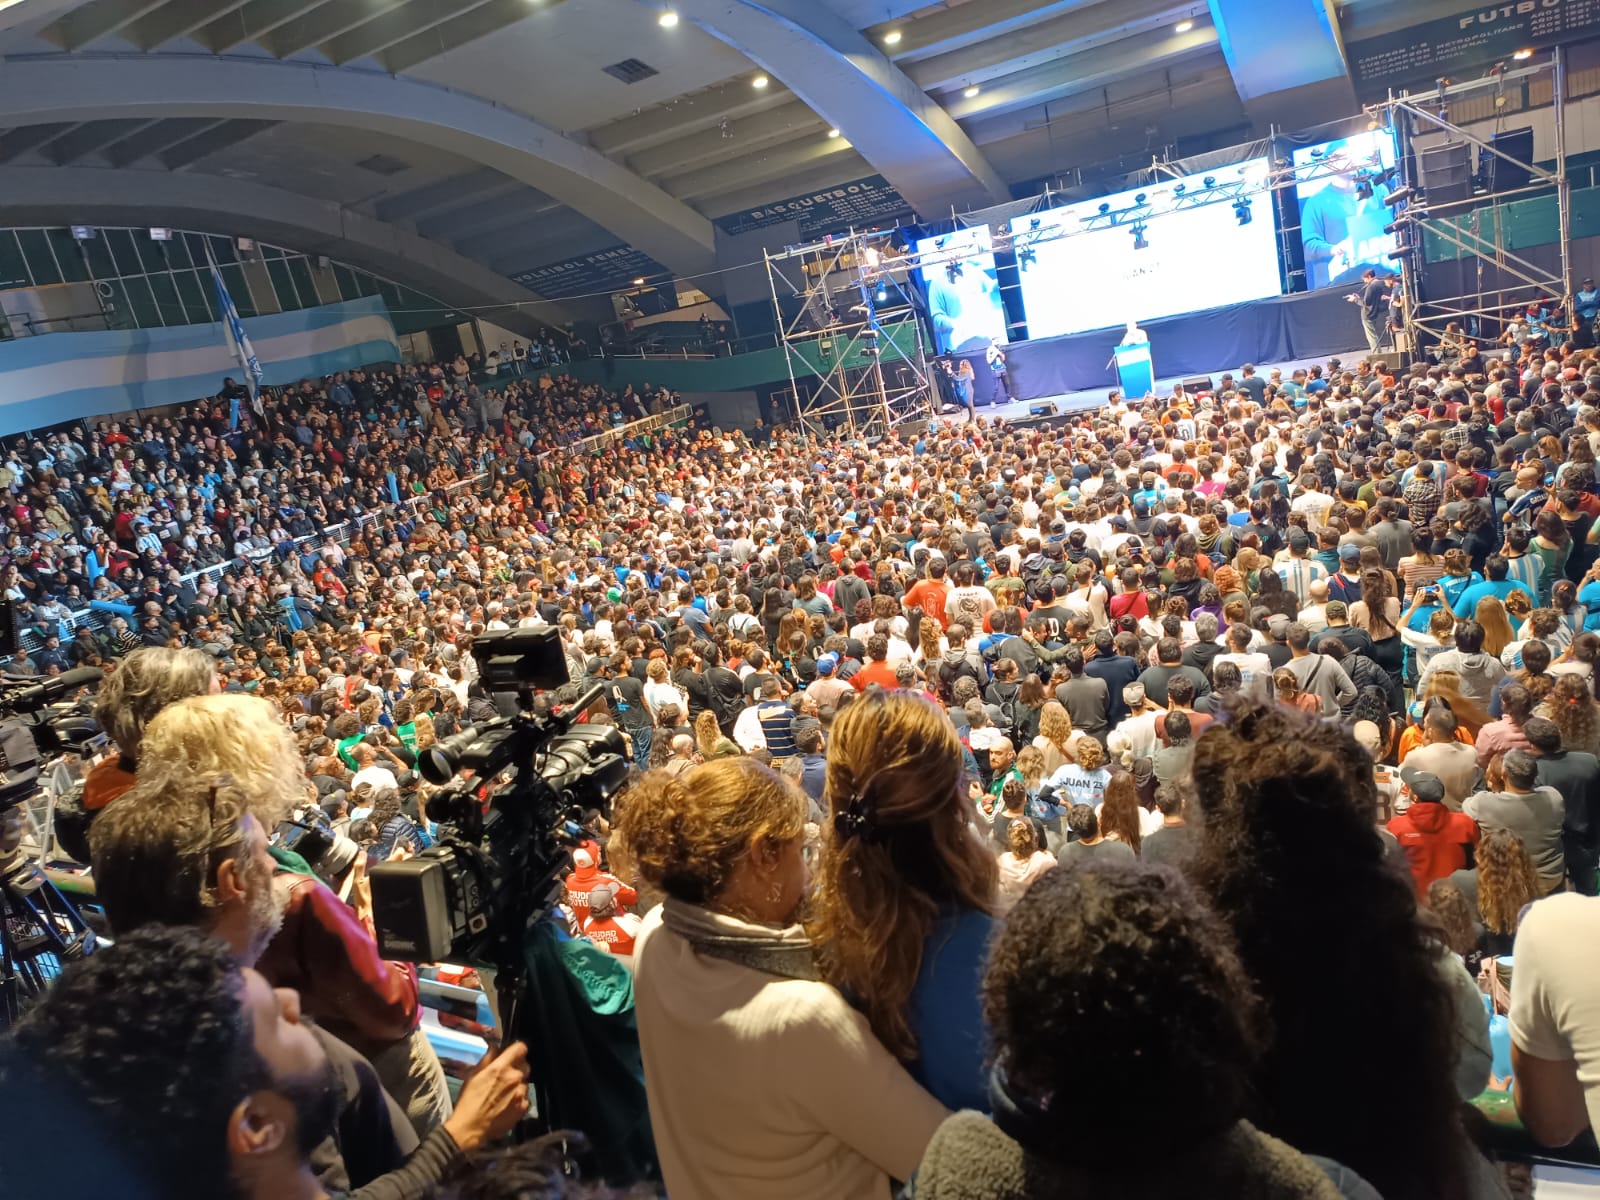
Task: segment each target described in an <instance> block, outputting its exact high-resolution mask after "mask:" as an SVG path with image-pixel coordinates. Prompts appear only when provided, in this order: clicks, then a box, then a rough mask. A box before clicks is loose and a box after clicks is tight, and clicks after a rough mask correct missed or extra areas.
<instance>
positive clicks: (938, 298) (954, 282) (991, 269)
mask: <svg viewBox="0 0 1600 1200" xmlns="http://www.w3.org/2000/svg"><path fill="white" fill-rule="evenodd" d="M917 261H918V263H919V264H920V267H919V269H920V271H921V272H922V283H923V286H924V287H926V288H927V289H928V315H929V316H930V317H931V318H932V320H933V330H934V335H935V338H936V339H937V342H938V350H939V353H940V354H952V353H954V354H961V353H965V352H968V351H972V350H981V349H983V348H984V347H985V346H987V345H988V344H989V343H990V342H992V341H994V340H995V339H996V338H998V339H999V340H1000V341H1002V342H1006V341H1009V340H1010V339H1009V338H1008V337H1007V336H1006V310H1005V306H1004V305H1003V304H1002V303H1001V301H1000V284H999V281H998V279H997V278H996V275H995V266H994V242H993V239H992V238H991V236H990V234H989V227H988V226H987V225H975V226H973V227H971V228H969V229H957V230H956V231H955V232H953V233H947V234H943V235H942V236H940V237H931V238H922V239H921V240H919V241H918V242H917Z"/></svg>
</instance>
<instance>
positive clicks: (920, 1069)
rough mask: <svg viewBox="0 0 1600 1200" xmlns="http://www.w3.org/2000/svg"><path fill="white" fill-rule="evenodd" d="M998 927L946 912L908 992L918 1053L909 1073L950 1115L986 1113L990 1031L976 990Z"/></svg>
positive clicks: (989, 920)
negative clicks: (966, 1110) (963, 1111)
mask: <svg viewBox="0 0 1600 1200" xmlns="http://www.w3.org/2000/svg"><path fill="white" fill-rule="evenodd" d="M998 928H999V922H998V921H996V920H995V919H994V918H993V917H991V916H990V915H989V914H988V913H981V912H947V913H945V914H944V915H943V916H941V917H940V918H939V922H938V924H936V925H935V926H934V927H933V931H932V932H931V933H929V935H928V940H927V942H926V943H924V945H923V947H922V970H921V971H919V972H918V973H917V983H916V986H915V987H914V988H912V989H911V1014H910V1015H911V1030H912V1032H913V1033H915V1034H916V1035H917V1047H918V1049H919V1050H920V1052H921V1057H919V1058H918V1060H917V1061H916V1062H915V1063H912V1064H911V1074H912V1076H913V1077H914V1078H915V1079H916V1080H917V1082H919V1083H920V1084H922V1086H923V1087H925V1088H927V1089H928V1091H929V1092H931V1093H932V1094H933V1097H934V1099H936V1100H938V1101H939V1103H940V1104H943V1105H944V1106H945V1107H946V1108H948V1109H950V1110H952V1111H955V1110H958V1109H963V1108H972V1109H976V1110H977V1111H979V1112H988V1111H989V1075H988V1070H987V1068H986V1067H985V1066H984V1059H985V1057H986V1056H987V1054H988V1052H989V1027H988V1025H986V1024H985V1023H984V1019H983V1008H982V1005H981V1003H980V1001H979V988H980V985H981V983H982V980H983V967H984V963H985V962H986V961H987V960H988V957H989V940H990V938H991V937H993V936H994V933H995V932H996V930H997V929H998Z"/></svg>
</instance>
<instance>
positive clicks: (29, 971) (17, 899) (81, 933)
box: [0, 851, 95, 1032]
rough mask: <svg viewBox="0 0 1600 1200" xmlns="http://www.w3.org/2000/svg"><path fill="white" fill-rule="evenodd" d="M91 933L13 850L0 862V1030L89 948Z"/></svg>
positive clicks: (91, 946)
mask: <svg viewBox="0 0 1600 1200" xmlns="http://www.w3.org/2000/svg"><path fill="white" fill-rule="evenodd" d="M94 944H95V935H94V931H93V930H91V929H90V928H89V927H88V925H86V924H85V923H84V920H83V918H82V917H81V916H80V915H79V914H78V910H77V909H76V908H74V907H73V906H72V904H71V902H69V901H68V900H67V898H66V897H65V896H63V895H62V894H61V893H60V892H59V891H57V890H56V886H55V884H53V883H51V882H50V880H49V879H47V878H46V877H45V874H44V872H43V871H41V870H40V869H39V868H38V867H37V866H35V865H34V864H33V863H31V862H29V861H28V860H27V858H25V857H24V856H23V855H22V854H20V853H18V852H16V851H13V852H12V853H11V854H10V856H9V857H8V858H7V859H6V861H5V862H4V863H3V864H0V1032H3V1031H4V1030H7V1029H9V1028H11V1026H12V1025H14V1024H15V1023H16V1022H17V1021H18V1020H19V1019H20V1018H21V1017H22V1014H23V1012H24V1011H25V1009H26V1008H27V1006H28V1005H29V1004H31V1003H32V1002H33V1001H34V1000H36V999H38V997H39V996H41V995H43V994H44V990H45V989H46V988H47V987H48V986H49V984H50V981H51V980H52V979H54V978H55V977H56V976H57V975H59V974H60V973H61V969H62V967H64V966H65V965H66V964H67V963H69V962H76V961H77V960H78V959H80V958H82V957H84V956H85V955H86V954H89V953H92V952H93V950H94Z"/></svg>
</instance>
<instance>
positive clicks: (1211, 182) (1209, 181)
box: [1200, 175, 1217, 188]
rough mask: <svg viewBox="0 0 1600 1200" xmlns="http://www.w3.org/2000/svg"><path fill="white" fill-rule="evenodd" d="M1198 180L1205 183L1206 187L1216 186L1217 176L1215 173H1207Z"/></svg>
mask: <svg viewBox="0 0 1600 1200" xmlns="http://www.w3.org/2000/svg"><path fill="white" fill-rule="evenodd" d="M1200 182H1201V183H1203V184H1205V185H1206V186H1207V187H1208V188H1214V187H1216V186H1217V177H1216V176H1215V175H1207V176H1206V177H1205V178H1204V179H1202V180H1201V181H1200Z"/></svg>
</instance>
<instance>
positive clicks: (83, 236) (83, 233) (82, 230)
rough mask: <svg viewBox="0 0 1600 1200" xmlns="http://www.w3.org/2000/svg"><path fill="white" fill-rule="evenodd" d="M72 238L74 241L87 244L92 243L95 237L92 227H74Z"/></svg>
mask: <svg viewBox="0 0 1600 1200" xmlns="http://www.w3.org/2000/svg"><path fill="white" fill-rule="evenodd" d="M72 236H73V238H74V239H75V240H76V241H80V242H88V241H93V240H94V238H95V237H96V236H97V235H96V233H95V228H94V226H93V225H74V226H73V227H72Z"/></svg>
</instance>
